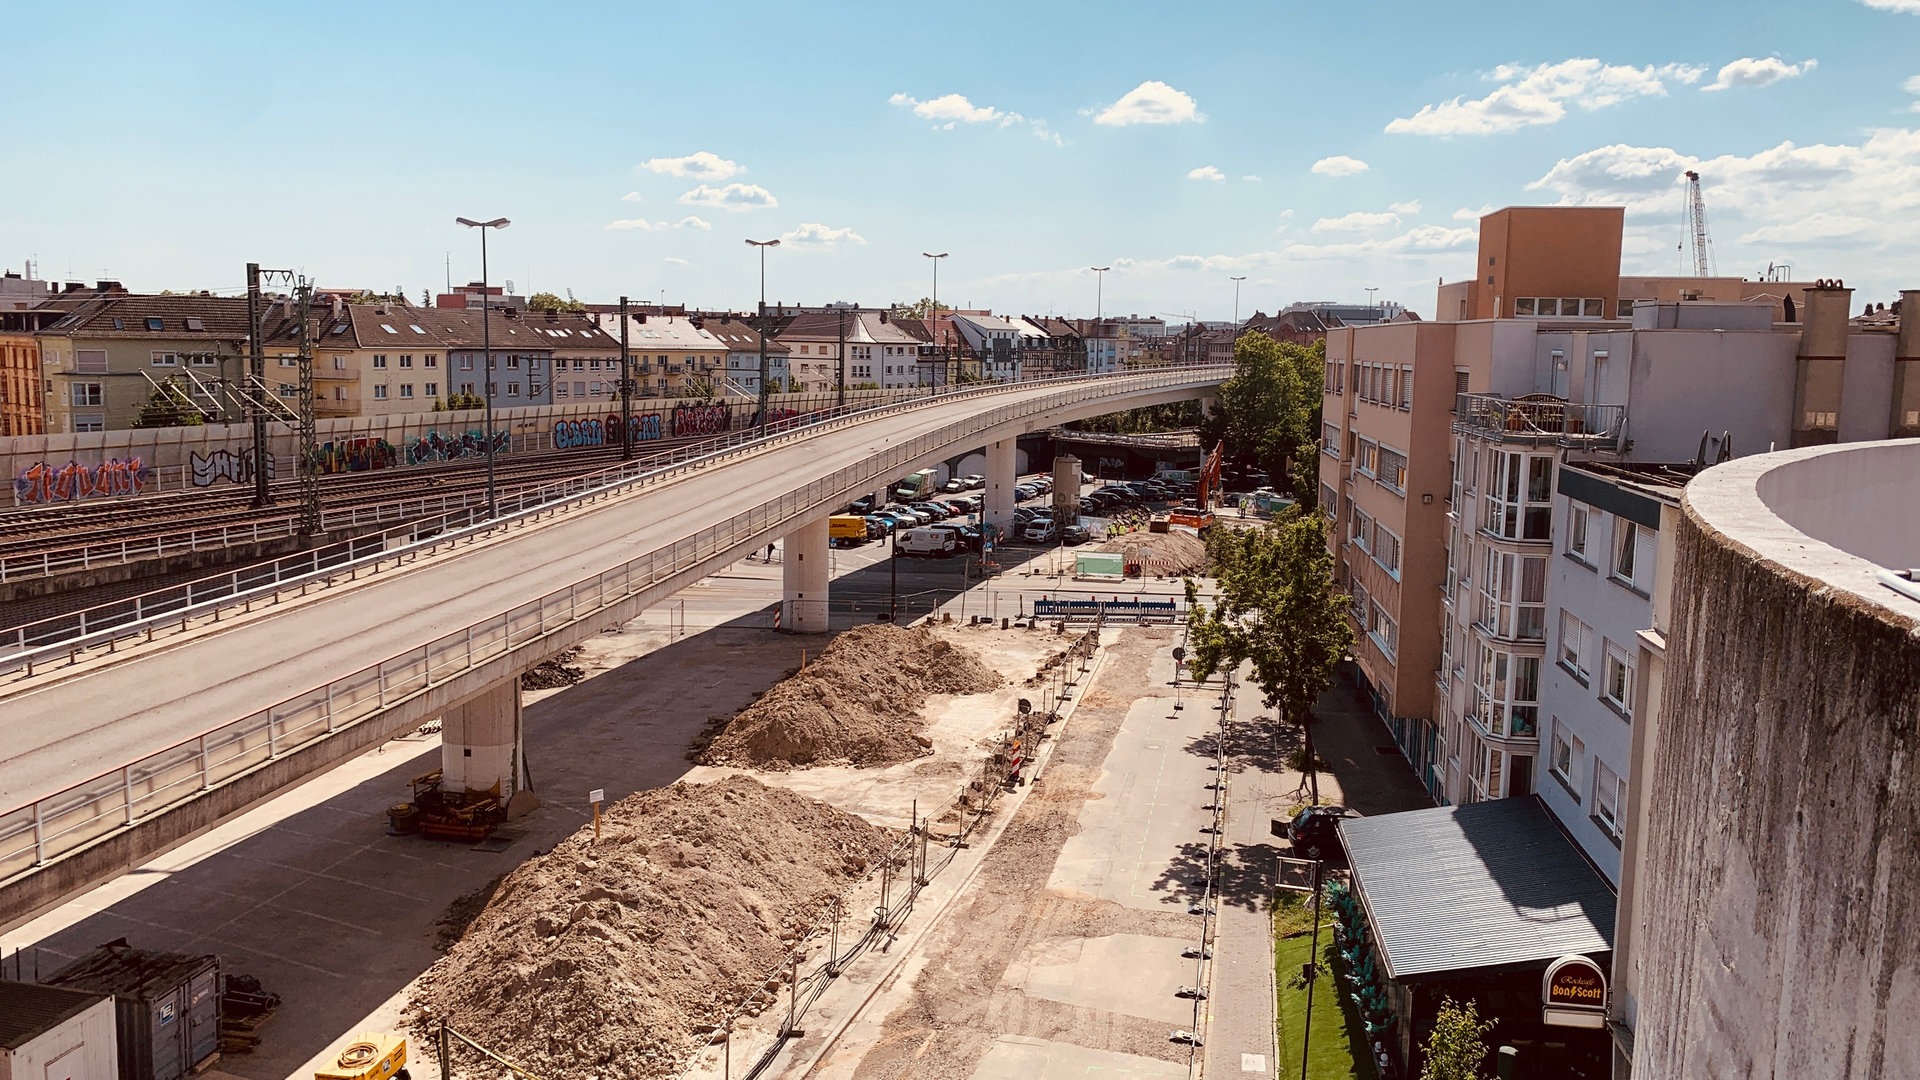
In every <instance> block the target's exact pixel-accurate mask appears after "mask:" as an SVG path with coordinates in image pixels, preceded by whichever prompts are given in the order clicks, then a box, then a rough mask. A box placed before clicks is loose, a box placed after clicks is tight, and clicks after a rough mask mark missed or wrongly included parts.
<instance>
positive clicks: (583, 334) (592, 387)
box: [524, 311, 620, 405]
mask: <svg viewBox="0 0 1920 1080" xmlns="http://www.w3.org/2000/svg"><path fill="white" fill-rule="evenodd" d="M524 321H525V323H526V325H527V326H528V327H529V328H531V329H532V330H533V332H534V333H535V334H536V335H538V336H540V337H542V338H545V339H546V343H547V347H548V349H549V352H548V357H549V359H550V360H551V362H552V370H553V392H552V394H551V395H550V397H551V399H552V401H553V403H554V404H556V405H567V404H578V403H580V402H582V401H618V400H619V399H620V342H619V340H618V337H617V334H618V330H617V328H616V330H615V332H614V333H612V334H610V333H608V332H607V331H606V330H603V329H601V327H600V324H599V322H598V321H597V320H596V319H595V318H594V317H593V316H592V315H587V314H576V313H572V312H556V311H547V312H540V311H530V312H528V313H527V314H526V317H525V320H524ZM616 321H617V320H616Z"/></svg>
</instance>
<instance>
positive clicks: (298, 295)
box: [293, 277, 320, 541]
mask: <svg viewBox="0 0 1920 1080" xmlns="http://www.w3.org/2000/svg"><path fill="white" fill-rule="evenodd" d="M293 303H294V315H295V317H296V318H298V319H299V320H300V461H299V475H300V535H301V536H302V537H305V538H307V539H308V540H309V541H311V540H312V538H313V537H314V536H315V535H316V534H318V533H319V532H320V473H319V472H318V470H317V466H318V465H319V462H318V460H317V458H318V457H319V454H320V450H319V447H318V445H316V443H317V436H316V435H315V434H314V427H313V327H312V325H311V324H310V323H309V322H308V316H309V314H310V313H311V311H312V309H313V282H311V281H309V280H307V279H306V278H304V277H303V278H301V279H300V284H299V286H298V287H297V288H295V289H294V292H293Z"/></svg>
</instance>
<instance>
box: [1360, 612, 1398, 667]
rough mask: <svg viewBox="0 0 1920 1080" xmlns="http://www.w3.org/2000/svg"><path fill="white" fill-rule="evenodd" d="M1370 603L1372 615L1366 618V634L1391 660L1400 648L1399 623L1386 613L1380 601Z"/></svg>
mask: <svg viewBox="0 0 1920 1080" xmlns="http://www.w3.org/2000/svg"><path fill="white" fill-rule="evenodd" d="M1372 603H1373V615H1372V617H1371V618H1370V619H1369V620H1368V624H1367V636H1368V637H1371V638H1372V639H1373V643H1374V644H1375V645H1378V646H1379V647H1380V651H1381V652H1383V653H1385V654H1386V657H1387V659H1389V660H1391V659H1393V657H1394V653H1395V652H1397V651H1398V650H1399V648H1400V624H1398V623H1396V622H1394V621H1393V618H1392V617H1391V616H1389V615H1388V614H1387V609H1386V608H1383V607H1381V606H1380V601H1378V600H1375V601H1373V602H1372Z"/></svg>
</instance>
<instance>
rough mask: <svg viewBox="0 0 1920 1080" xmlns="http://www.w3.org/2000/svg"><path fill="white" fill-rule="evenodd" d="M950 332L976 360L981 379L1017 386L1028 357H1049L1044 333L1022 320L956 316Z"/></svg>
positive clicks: (997, 316)
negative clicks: (1034, 355)
mask: <svg viewBox="0 0 1920 1080" xmlns="http://www.w3.org/2000/svg"><path fill="white" fill-rule="evenodd" d="M953 328H954V331H955V332H956V333H958V334H959V335H960V339H961V340H962V341H964V342H966V345H967V348H968V349H969V350H970V351H972V353H973V354H974V355H975V356H976V357H978V358H979V365H980V377H981V378H985V379H990V380H993V381H995V382H1017V381H1019V379H1020V378H1021V370H1022V368H1023V365H1024V362H1025V360H1026V357H1027V356H1028V355H1029V354H1042V353H1048V354H1050V350H1051V348H1052V344H1053V343H1052V341H1051V339H1049V338H1048V337H1047V333H1046V331H1044V330H1042V329H1040V328H1039V327H1038V326H1035V325H1033V324H1032V323H1030V322H1027V321H1026V320H1025V319H1015V318H1009V317H1006V316H1001V315H955V316H954V317H953Z"/></svg>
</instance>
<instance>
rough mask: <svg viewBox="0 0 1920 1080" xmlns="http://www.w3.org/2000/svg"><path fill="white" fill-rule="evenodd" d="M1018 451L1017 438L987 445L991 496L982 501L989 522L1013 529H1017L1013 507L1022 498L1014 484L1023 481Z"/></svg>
mask: <svg viewBox="0 0 1920 1080" xmlns="http://www.w3.org/2000/svg"><path fill="white" fill-rule="evenodd" d="M1015 450H1016V447H1015V440H1013V439H1001V440H1000V441H999V442H995V443H988V444H987V473H986V475H987V497H986V500H985V501H984V502H983V503H982V509H983V510H984V511H985V512H986V513H985V517H986V522H987V524H989V525H997V526H999V527H1000V528H1002V529H1006V530H1009V531H1010V530H1012V528H1013V508H1014V506H1015V504H1016V502H1017V501H1018V500H1016V499H1015V497H1014V494H1013V486H1014V485H1015V484H1017V483H1019V482H1020V475H1019V466H1018V464H1017V462H1018V460H1019V457H1018V455H1017V454H1016V453H1015Z"/></svg>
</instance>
